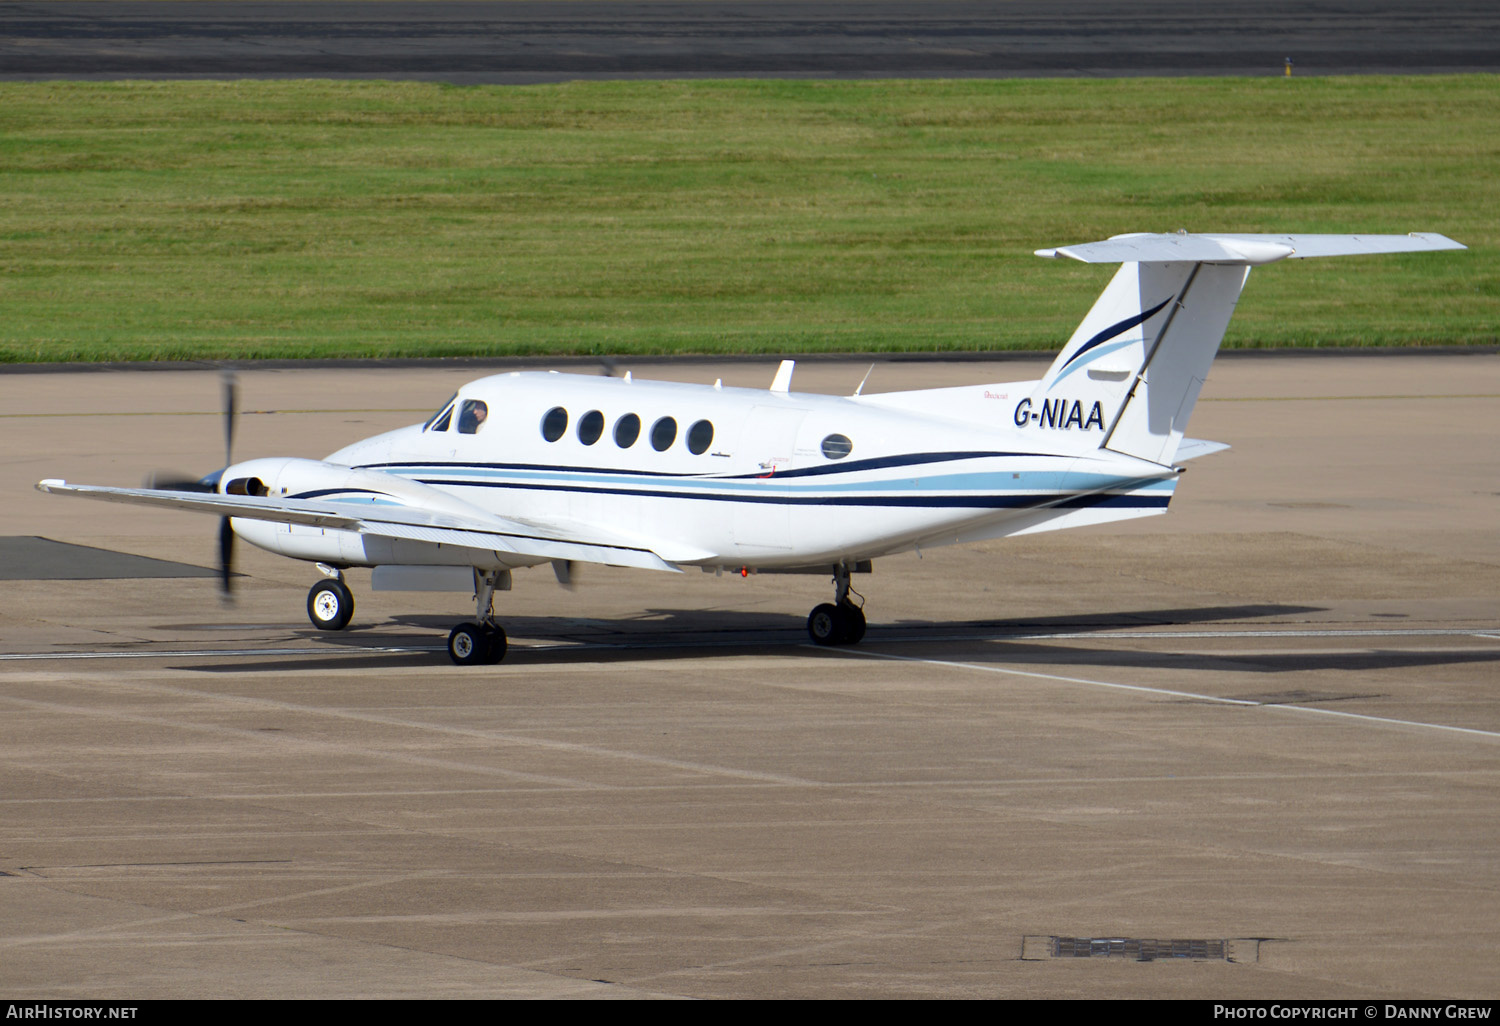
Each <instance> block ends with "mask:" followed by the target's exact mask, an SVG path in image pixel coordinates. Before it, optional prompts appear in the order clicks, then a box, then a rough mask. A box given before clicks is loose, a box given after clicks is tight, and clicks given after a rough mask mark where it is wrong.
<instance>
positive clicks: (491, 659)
mask: <svg viewBox="0 0 1500 1026" xmlns="http://www.w3.org/2000/svg"><path fill="white" fill-rule="evenodd" d="M484 633H485V643H486V644H487V645H488V646H489V651H488V653H487V654H486V656H485V660H484V661H485V662H487V663H498V662H499V661H500V660H502V659H504V658H505V653H506V650H507V649H509V648H510V642H509V641H508V640H506V637H505V628H504V627H501V626H500V625H499V624H498V623H490V624H485V626H484Z"/></svg>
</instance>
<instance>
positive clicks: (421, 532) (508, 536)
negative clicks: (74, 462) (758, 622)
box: [36, 479, 708, 573]
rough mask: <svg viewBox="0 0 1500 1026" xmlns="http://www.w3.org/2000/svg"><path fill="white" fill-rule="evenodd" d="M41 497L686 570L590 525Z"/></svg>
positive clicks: (341, 505)
mask: <svg viewBox="0 0 1500 1026" xmlns="http://www.w3.org/2000/svg"><path fill="white" fill-rule="evenodd" d="M36 487H37V490H38V491H43V492H48V493H50V494H54V495H80V496H83V497H84V498H88V499H99V500H101V501H104V502H124V503H129V504H132V505H138V506H157V507H161V508H165V509H179V510H187V511H190V512H194V513H210V514H213V515H214V516H220V517H240V518H243V519H246V520H265V521H271V522H274V523H282V524H302V525H305V526H308V527H322V528H328V529H331V530H338V531H354V532H357V533H359V534H370V535H377V536H381V537H386V538H402V539H407V540H411V541H422V542H432V543H434V544H442V545H461V546H464V547H467V548H476V549H490V550H493V551H497V552H509V553H513V554H515V555H518V556H523V557H535V558H536V559H537V560H538V561H541V560H554V559H562V560H574V561H576V562H584V563H603V564H605V565H607V566H628V567H639V568H641V569H646V570H667V571H671V572H674V573H681V572H682V571H681V569H680V568H678V567H677V566H675V565H674V564H673V563H672V562H671V561H669V560H668V559H666V558H663V556H662V555H660V554H658V553H657V552H656V551H655V549H654V548H653V547H651V546H649V545H647V544H645V543H643V542H641V541H640V540H638V539H633V538H629V537H626V536H623V535H618V534H612V533H610V532H607V531H604V530H602V529H600V528H597V527H595V526H593V525H572V524H567V525H563V524H559V525H551V524H543V523H537V522H532V521H526V520H520V519H513V518H510V517H501V516H493V515H488V514H486V515H484V516H459V515H456V514H453V513H434V512H429V511H427V510H423V509H419V508H416V507H413V506H401V505H394V504H377V503H374V502H370V503H358V504H352V503H348V502H320V501H318V500H316V499H286V498H272V497H270V496H257V495H217V494H206V493H203V492H176V491H166V490H156V489H150V488H108V487H103V486H100V485H75V484H68V483H67V482H66V481H59V480H55V479H49V480H46V481H39V482H37V486H36ZM670 555H671V556H672V557H674V558H675V559H677V560H684V561H685V560H688V559H694V558H703V557H706V556H707V555H708V553H698V552H694V551H691V550H688V549H685V548H684V549H681V550H680V551H679V550H678V549H676V548H674V549H673V550H672V551H671V552H670Z"/></svg>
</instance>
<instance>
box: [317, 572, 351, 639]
mask: <svg viewBox="0 0 1500 1026" xmlns="http://www.w3.org/2000/svg"><path fill="white" fill-rule="evenodd" d="M307 618H308V619H309V620H311V621H312V624H313V626H314V627H316V628H317V629H318V630H320V631H341V630H343V629H344V628H345V627H347V626H349V621H350V620H352V619H354V594H353V593H352V592H351V591H350V590H349V589H348V588H347V587H345V585H344V582H343V581H335V580H327V581H319V582H318V583H317V584H314V585H313V586H312V590H311V591H309V592H308V593H307Z"/></svg>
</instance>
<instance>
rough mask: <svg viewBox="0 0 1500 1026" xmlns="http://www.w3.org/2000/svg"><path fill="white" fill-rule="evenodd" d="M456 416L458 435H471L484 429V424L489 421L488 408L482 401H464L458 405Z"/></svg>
mask: <svg viewBox="0 0 1500 1026" xmlns="http://www.w3.org/2000/svg"><path fill="white" fill-rule="evenodd" d="M460 405H461V409H460V411H459V414H458V433H459V434H461V435H472V434H474V433H475V432H477V431H478V430H479V429H480V428H482V427H484V422H485V421H486V420H488V419H489V416H490V408H489V406H487V405H486V404H485V402H484V400H482V399H465V400H464V401H463V403H461V404H460Z"/></svg>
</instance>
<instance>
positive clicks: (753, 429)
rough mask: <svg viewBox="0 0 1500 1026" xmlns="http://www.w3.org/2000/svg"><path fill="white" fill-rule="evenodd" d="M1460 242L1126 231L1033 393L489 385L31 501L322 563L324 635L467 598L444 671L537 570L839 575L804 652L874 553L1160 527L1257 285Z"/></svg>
mask: <svg viewBox="0 0 1500 1026" xmlns="http://www.w3.org/2000/svg"><path fill="white" fill-rule="evenodd" d="M1463 248H1465V247H1463V246H1461V245H1459V244H1458V243H1456V242H1454V241H1453V240H1451V239H1448V238H1445V237H1444V236H1441V235H1433V234H1413V235H1189V234H1185V233H1184V234H1176V235H1121V236H1116V237H1114V238H1112V239H1109V240H1107V241H1104V242H1093V243H1087V244H1084V245H1078V246H1064V247H1060V248H1058V249H1047V250H1038V251H1037V255H1038V256H1045V257H1071V258H1072V259H1075V260H1082V261H1085V262H1089V263H1120V264H1122V265H1123V266H1122V267H1121V268H1120V270H1119V272H1118V273H1117V274H1116V275H1115V276H1114V278H1113V280H1111V282H1110V283H1109V286H1108V287H1107V288H1106V289H1105V290H1104V293H1103V295H1102V296H1100V297H1099V300H1098V301H1097V302H1096V303H1095V304H1094V307H1093V309H1092V310H1090V311H1089V313H1088V316H1087V317H1085V318H1084V319H1083V323H1082V324H1080V325H1079V326H1078V330H1077V331H1075V332H1074V333H1073V337H1072V339H1070V340H1069V342H1068V344H1067V346H1066V347H1065V348H1064V349H1063V351H1062V353H1061V354H1060V355H1059V356H1058V357H1057V359H1056V361H1054V362H1053V364H1052V366H1051V368H1050V369H1049V370H1048V371H1047V373H1046V375H1045V376H1044V377H1042V378H1041V379H1040V380H1038V381H1019V382H1009V383H1003V384H981V385H969V386H963V387H959V388H939V389H931V390H926V391H912V392H888V393H884V394H876V395H861V394H859V391H856V392H855V394H854V395H851V396H846V397H835V396H824V395H806V394H798V393H793V392H792V391H791V377H792V366H793V365H792V361H785V362H783V363H782V365H781V368H780V370H779V371H778V372H777V374H776V378H775V381H774V382H773V383H772V385H771V387H770V390H769V391H760V390H756V389H746V388H723V387H721V386H720V385H719V384H718V383H715V384H714V385H712V386H706V385H684V384H673V383H665V382H647V381H634V380H632V379H631V376H630V375H629V374H627V375H626V376H625V377H624V378H606V377H594V376H580V375H573V374H558V373H508V374H497V375H494V376H492V377H486V378H481V379H479V380H477V381H473V382H470V383H469V384H467V385H465V386H464V387H463V388H461V389H459V390H458V393H457V394H456V395H455V396H454V397H453V398H452V399H450V400H449V401H448V402H446V403H444V404H443V406H441V407H440V408H439V409H438V412H437V413H435V414H433V415H432V416H431V417H429V418H428V419H427V421H426V422H425V423H422V424H417V425H413V426H411V427H405V428H401V429H399V430H396V431H390V432H387V433H385V434H382V435H377V436H375V437H374V438H368V439H366V440H364V441H362V442H356V443H354V444H353V445H350V446H347V447H346V448H343V449H340V450H339V451H338V452H336V453H334V454H332V455H331V456H329V457H328V458H327V459H325V460H309V459H297V458H292V457H275V458H267V459H254V460H249V461H246V462H242V463H233V464H232V465H230V466H227V467H225V468H224V469H223V470H221V471H219V472H217V473H216V474H212V475H210V476H209V477H207V478H204V479H203V481H202V482H199V483H197V484H192V483H189V484H186V485H179V486H176V487H171V486H168V487H166V488H161V487H157V488H142V489H131V488H105V487H94V486H88V485H71V484H67V483H65V482H63V481H58V480H48V481H42V482H40V483H39V484H38V485H37V487H38V488H40V489H41V490H42V491H45V492H60V493H64V494H69V495H83V496H88V497H91V498H96V499H105V500H110V501H115V502H132V503H145V504H150V505H158V506H166V507H169V508H173V509H187V510H196V511H199V512H204V513H211V514H214V515H217V516H220V517H222V518H224V520H223V524H224V525H225V526H224V527H223V528H222V529H221V530H222V535H221V536H222V538H223V539H224V563H225V567H224V570H225V581H226V583H227V581H228V578H229V572H228V548H229V545H228V543H229V542H230V541H231V540H232V537H233V535H238V536H240V537H242V538H244V539H246V540H247V541H250V542H252V543H253V544H255V545H258V546H260V547H261V548H264V549H269V550H270V551H272V552H278V553H281V554H282V555H285V556H290V557H292V558H294V559H303V560H308V561H312V562H315V563H317V564H318V567H319V569H320V570H321V571H322V572H323V574H324V575H325V579H323V580H321V581H319V582H318V583H317V584H316V585H314V586H313V588H312V591H311V592H310V594H309V595H308V600H307V609H308V614H309V616H310V617H311V619H312V622H313V623H314V624H315V625H317V626H318V627H319V628H323V629H326V630H338V629H340V628H342V627H344V626H345V625H346V624H348V622H349V618H350V616H351V615H352V614H353V611H354V600H353V597H352V596H351V594H350V591H349V589H348V587H347V586H346V585H345V584H344V581H343V570H344V569H345V568H347V567H352V566H361V567H365V566H367V567H373V568H374V571H373V581H372V584H373V586H374V587H375V588H377V589H387V588H388V589H394V590H400V589H407V590H439V589H452V590H463V591H465V592H468V591H471V590H472V592H473V594H474V598H475V619H474V621H473V622H468V623H461V624H459V625H458V626H456V627H454V628H453V630H452V632H451V634H450V635H449V638H448V652H449V655H450V656H451V657H452V659H453V661H454V662H455V663H459V664H479V663H492V662H497V661H498V660H500V659H501V658H502V657H503V656H504V655H505V650H506V640H505V632H504V631H503V630H502V629H501V627H500V625H499V624H498V623H496V622H495V618H494V614H493V609H492V603H493V599H494V593H495V592H496V591H505V590H508V589H509V588H510V585H511V571H512V570H514V569H516V568H518V567H527V566H536V565H540V564H544V563H550V564H551V565H552V566H553V568H554V570H555V571H556V574H557V577H558V579H559V580H560V581H562V582H563V583H567V581H568V578H569V574H570V570H571V567H572V565H573V564H574V563H605V564H608V565H610V566H628V567H642V568H645V569H649V570H664V571H669V572H679V573H680V572H682V571H683V570H684V569H685V568H688V567H701V568H702V569H703V570H707V571H713V572H716V573H717V572H722V571H723V570H726V569H727V570H731V571H735V572H754V571H794V572H795V571H802V572H816V573H825V574H829V575H831V577H832V579H833V589H834V594H833V602H831V603H825V604H823V605H820V606H818V607H817V608H816V609H814V610H813V611H812V613H811V615H810V616H809V617H808V619H807V631H808V634H809V635H810V636H811V637H812V640H813V641H815V642H817V643H818V644H822V645H842V644H853V643H855V642H858V641H859V640H860V639H861V638H862V637H863V636H864V633H865V617H864V613H863V611H862V610H861V608H860V606H859V605H856V604H855V603H854V602H852V601H851V600H850V598H849V595H850V588H849V575H850V574H851V573H854V572H860V571H864V570H868V568H869V564H870V561H871V560H873V559H876V558H878V557H881V556H886V555H889V554H892V553H897V552H903V551H907V550H910V549H913V548H919V547H931V546H937V545H950V544H954V543H959V542H970V541H977V540H980V539H986V538H998V537H1003V536H1007V535H1017V534H1027V533H1030V532H1035V531H1055V530H1059V529H1062V528H1067V527H1082V526H1085V525H1088V524H1101V523H1105V522H1108V521H1113V520H1125V519H1129V518H1133V517H1142V516H1150V515H1153V514H1157V513H1164V512H1166V509H1167V503H1168V502H1169V501H1170V500H1171V498H1172V492H1173V489H1174V488H1175V487H1176V485H1177V476H1178V474H1179V473H1180V471H1181V467H1180V466H1178V464H1179V463H1181V462H1183V461H1185V460H1189V459H1193V458H1194V457H1197V456H1202V455H1204V454H1206V453H1210V452H1214V451H1217V450H1220V449H1224V448H1227V446H1225V445H1221V444H1218V443H1214V442H1203V441H1196V440H1192V439H1185V438H1184V437H1183V431H1184V429H1185V428H1186V426H1187V421H1188V416H1189V414H1190V413H1191V412H1192V409H1193V404H1194V402H1195V401H1196V400H1197V398H1198V391H1199V389H1200V388H1201V387H1202V386H1203V381H1204V378H1205V377H1206V376H1207V374H1208V368H1209V364H1210V363H1211V362H1212V361H1213V358H1214V354H1215V353H1216V352H1217V351H1218V347H1219V341H1220V339H1222V338H1223V336H1224V329H1225V327H1226V326H1227V325H1228V323H1229V317H1230V315H1231V314H1232V313H1233V312H1234V306H1235V302H1236V301H1237V300H1238V299H1239V295H1240V290H1241V288H1243V287H1244V284H1245V280H1246V278H1247V277H1248V275H1249V273H1250V268H1251V267H1253V266H1256V265H1259V264H1268V263H1272V262H1274V261H1277V260H1281V259H1283V258H1288V257H1291V258H1300V257H1322V256H1346V255H1355V254H1367V253H1411V252H1417V251H1422V250H1442V249H1463ZM228 405H229V406H230V407H231V408H232V406H233V398H232V391H231V393H230V396H229V399H228ZM226 424H227V425H230V426H229V427H228V428H227V430H228V431H230V432H232V414H231V417H230V419H228V420H227V421H226ZM226 447H227V446H226ZM226 462H229V459H228V457H227V456H226ZM231 530H232V534H231Z"/></svg>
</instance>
